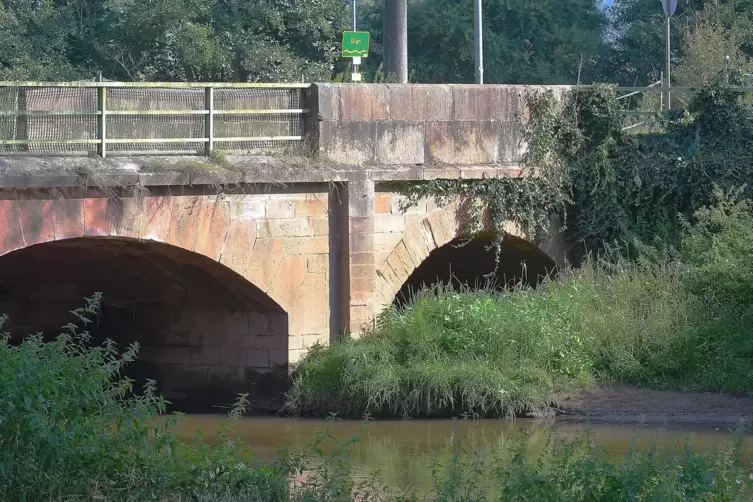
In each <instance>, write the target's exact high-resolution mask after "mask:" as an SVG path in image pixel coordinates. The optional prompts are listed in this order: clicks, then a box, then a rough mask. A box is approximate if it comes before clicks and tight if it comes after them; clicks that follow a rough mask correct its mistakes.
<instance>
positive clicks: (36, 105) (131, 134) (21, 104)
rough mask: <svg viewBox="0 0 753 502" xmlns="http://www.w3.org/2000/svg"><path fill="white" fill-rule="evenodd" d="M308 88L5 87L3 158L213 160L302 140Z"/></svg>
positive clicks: (0, 85)
mask: <svg viewBox="0 0 753 502" xmlns="http://www.w3.org/2000/svg"><path fill="white" fill-rule="evenodd" d="M308 87H309V84H249V83H160V82H129V83H123V82H90V81H83V82H59V83H58V82H55V83H52V82H0V155H13V154H20V155H23V154H33V155H40V154H44V155H74V154H89V155H99V156H100V157H107V156H108V155H155V154H163V155H165V154H167V155H181V154H184V155H185V154H188V155H212V154H213V152H215V150H222V151H228V152H233V151H235V152H237V151H247V152H255V151H269V150H272V151H274V150H279V147H280V146H283V145H285V144H290V143H291V142H298V141H301V140H303V137H304V131H303V129H304V119H305V115H306V114H307V113H308V111H309V110H308V109H307V108H306V106H305V90H306V89H307V88H308Z"/></svg>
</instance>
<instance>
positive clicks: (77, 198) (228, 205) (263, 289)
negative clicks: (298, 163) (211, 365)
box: [0, 187, 329, 397]
mask: <svg viewBox="0 0 753 502" xmlns="http://www.w3.org/2000/svg"><path fill="white" fill-rule="evenodd" d="M110 192H113V191H110ZM115 192H116V193H106V192H105V191H104V190H102V189H95V188H77V189H61V190H57V189H45V190H24V191H18V192H15V191H4V192H0V262H2V261H3V260H4V259H6V258H8V257H10V256H11V255H14V254H15V253H23V252H24V250H27V251H29V250H33V249H35V248H36V246H40V247H39V248H37V249H42V246H47V245H57V244H59V245H60V246H63V247H66V246H71V245H73V244H75V243H78V245H80V244H81V243H82V242H97V243H99V244H98V245H100V246H102V245H104V244H103V243H112V242H118V243H121V244H123V243H127V244H128V246H151V247H152V248H154V247H155V246H164V247H165V249H169V250H170V253H179V252H184V253H188V255H190V256H192V257H194V259H197V260H198V259H199V258H201V259H202V260H203V261H204V263H205V265H206V266H208V264H213V265H214V267H217V270H223V271H224V272H223V273H224V274H226V275H225V279H223V280H228V279H227V277H228V276H233V277H234V279H233V280H231V281H230V282H233V281H236V280H237V281H241V282H242V283H243V284H244V285H245V286H244V287H246V288H248V289H249V290H250V289H255V291H256V293H258V294H256V295H255V296H256V298H257V299H258V298H266V302H267V304H266V306H265V309H266V310H267V311H271V312H274V313H275V314H279V313H280V312H282V313H284V315H285V320H284V321H281V320H280V319H277V320H276V321H275V320H272V321H271V322H273V323H276V324H275V326H276V328H275V329H276V330H277V332H281V330H283V329H284V331H285V339H284V342H283V343H279V342H280V341H281V340H282V339H278V340H276V341H274V342H272V341H270V340H268V339H265V341H264V342H263V343H262V346H254V347H244V348H243V349H244V350H246V349H248V350H258V351H262V352H264V353H263V354H259V353H255V354H254V357H257V356H258V357H259V358H260V359H255V360H254V362H253V364H254V365H255V366H259V368H258V369H259V370H260V371H256V370H254V374H255V375H257V376H258V375H265V374H267V373H269V372H272V370H274V369H275V368H278V367H280V368H282V367H287V366H288V365H289V364H295V363H296V362H297V361H298V359H299V358H300V357H301V356H302V355H303V354H304V353H305V351H306V349H307V347H309V346H311V345H313V344H315V343H321V342H324V343H326V342H327V341H328V339H329V333H328V323H329V305H328V268H327V266H328V252H329V243H328V236H327V234H326V232H327V225H326V222H327V220H326V216H327V204H328V202H327V194H326V192H324V195H323V196H322V195H321V194H319V193H318V192H311V193H309V192H300V193H298V192H294V191H292V192H285V191H282V190H281V191H279V193H278V192H277V191H266V192H259V191H254V192H253V193H251V192H245V191H244V190H243V189H240V190H238V191H237V193H217V192H216V191H214V190H212V189H209V188H201V187H196V188H191V187H177V188H175V187H173V188H172V189H171V188H169V187H151V188H150V189H149V192H147V193H144V194H141V196H136V195H137V194H135V193H133V192H131V191H122V190H120V191H115ZM302 230H303V231H305V232H302ZM108 245H111V244H108ZM44 249H46V250H47V251H49V250H51V249H52V250H54V247H53V248H50V247H46V248H44ZM3 282H4V278H3V276H2V275H0V291H1V290H2V284H3ZM5 282H6V283H7V282H9V281H5ZM105 293H107V291H105ZM106 298H107V296H106ZM262 303H263V302H262ZM77 306H79V305H77ZM2 310H3V309H2V308H0V312H2ZM278 310H279V312H278ZM65 312H67V310H64V313H65ZM9 313H10V314H12V312H9ZM283 324H284V328H283V327H281V326H282V325H283ZM58 326H59V325H56V326H53V327H58ZM283 345H284V347H283ZM212 348H215V347H212ZM208 352H214V354H213V355H210V354H207V355H206V357H208V358H210V357H214V358H215V359H214V360H215V361H216V356H217V354H216V351H208ZM199 357H201V356H200V355H198V354H196V358H199ZM249 357H251V355H249ZM260 361H261V362H260ZM263 361H269V362H268V365H269V368H267V370H268V371H265V369H264V368H262V367H261V366H263ZM257 363H258V364H257ZM233 371H235V370H233ZM217 373H218V374H219V373H220V372H219V371H218V372H217ZM226 373H232V371H228V372H226ZM246 373H248V372H246ZM248 376H249V375H248V374H244V378H245V379H246V381H247V380H248V378H246V377H248ZM284 377H285V378H284V380H285V382H287V372H285V375H284ZM281 380H283V378H279V379H276V381H275V382H274V383H275V386H276V387H278V388H279V385H277V384H278V383H280V382H281ZM265 385H266V384H265ZM255 393H256V391H253V392H252V395H254V394H255ZM210 397H211V396H210Z"/></svg>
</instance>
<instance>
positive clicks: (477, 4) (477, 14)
mask: <svg viewBox="0 0 753 502" xmlns="http://www.w3.org/2000/svg"><path fill="white" fill-rule="evenodd" d="M481 1H482V0H474V2H473V33H474V37H473V62H474V65H475V67H476V83H477V84H483V83H484V35H483V33H482V29H483V20H482V10H481Z"/></svg>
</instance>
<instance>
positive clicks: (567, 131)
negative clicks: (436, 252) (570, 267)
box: [398, 75, 753, 257]
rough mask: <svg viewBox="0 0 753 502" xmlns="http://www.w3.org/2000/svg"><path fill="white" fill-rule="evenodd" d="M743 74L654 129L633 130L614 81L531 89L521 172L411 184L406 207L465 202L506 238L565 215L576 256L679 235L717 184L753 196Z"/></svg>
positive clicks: (474, 227) (700, 94) (475, 220)
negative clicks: (510, 225)
mask: <svg viewBox="0 0 753 502" xmlns="http://www.w3.org/2000/svg"><path fill="white" fill-rule="evenodd" d="M739 83H740V80H739V79H738V78H737V77H736V76H735V75H725V78H724V80H721V79H720V81H719V82H715V83H713V84H712V85H709V86H708V87H706V88H703V89H700V90H698V91H697V92H696V93H695V94H694V95H693V96H692V98H691V99H690V101H689V103H688V105H687V107H686V108H685V109H681V110H673V111H671V112H666V113H657V116H656V117H655V120H656V123H657V124H658V126H657V127H656V128H655V131H654V132H650V133H635V132H633V130H623V124H624V120H625V114H624V108H623V104H622V103H624V101H621V100H618V99H617V89H616V88H615V87H613V86H606V85H596V86H583V87H577V88H574V89H572V90H570V91H569V92H566V93H565V94H564V95H562V96H561V97H560V98H559V99H558V98H557V97H556V96H555V94H554V92H553V91H552V90H545V91H538V92H537V91H532V92H531V93H529V94H528V96H527V97H526V101H527V107H528V111H529V113H528V119H527V120H525V121H524V123H523V140H524V142H525V144H526V145H527V151H526V153H525V156H524V158H523V162H522V173H521V177H520V178H510V177H493V178H485V179H478V180H435V181H430V182H425V183H419V184H415V183H414V184H401V185H399V188H398V189H399V191H400V192H401V193H402V194H403V195H404V196H405V197H406V206H409V205H412V204H415V203H416V202H417V201H418V200H420V199H421V198H423V197H434V198H435V199H436V200H437V202H438V203H439V204H446V203H448V202H450V201H453V200H455V199H458V198H459V200H460V201H461V205H460V207H461V210H462V214H461V223H462V224H463V231H464V233H465V234H466V235H467V236H468V237H471V236H472V235H473V234H474V233H476V232H477V231H478V230H480V228H481V226H482V224H483V222H484V220H485V218H486V221H487V222H488V224H489V226H490V227H491V228H492V229H493V230H496V231H497V234H498V235H499V240H498V242H497V246H498V248H499V245H500V244H501V242H502V239H503V238H504V232H503V230H504V226H505V223H506V222H507V221H511V222H514V223H515V224H517V225H519V226H520V227H521V229H523V231H524V232H526V234H527V235H528V236H529V237H532V238H538V237H541V236H544V235H545V234H546V233H547V231H548V230H549V222H550V221H551V217H552V216H553V215H559V216H560V217H561V221H562V222H564V227H565V228H566V229H567V237H568V240H569V241H570V243H571V245H572V247H573V253H574V255H575V256H576V257H577V256H579V255H582V254H583V253H584V252H599V251H600V250H601V249H603V247H604V246H605V245H611V244H615V243H616V244H617V245H619V246H622V247H625V246H627V247H630V246H635V245H642V244H650V245H652V246H657V245H658V246H672V245H674V244H676V243H677V239H678V237H679V234H680V232H681V230H682V228H683V222H684V221H685V220H687V219H688V218H690V217H691V216H692V214H693V213H694V212H695V210H697V209H698V208H700V207H702V206H704V205H707V204H709V203H710V202H711V201H712V197H713V195H712V194H713V190H714V187H715V186H719V187H721V188H723V189H731V188H735V187H740V186H743V187H744V188H743V191H744V192H743V193H744V194H745V196H746V197H750V196H751V195H753V192H751V189H750V187H753V111H752V109H751V106H750V104H749V103H750V100H749V99H746V98H745V96H744V94H742V93H740V92H738V91H735V90H734V89H733V87H732V86H734V85H739Z"/></svg>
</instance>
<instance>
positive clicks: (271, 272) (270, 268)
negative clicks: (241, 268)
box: [243, 238, 284, 291]
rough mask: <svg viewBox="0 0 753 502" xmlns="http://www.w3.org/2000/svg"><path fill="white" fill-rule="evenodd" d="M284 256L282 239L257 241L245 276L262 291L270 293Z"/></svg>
mask: <svg viewBox="0 0 753 502" xmlns="http://www.w3.org/2000/svg"><path fill="white" fill-rule="evenodd" d="M283 255H284V253H283V245H282V239H279V238H274V239H256V244H255V245H254V248H253V250H252V251H251V254H250V256H249V259H248V265H247V267H246V271H245V273H244V274H243V276H244V277H245V278H246V279H248V280H249V281H251V282H252V283H253V284H254V285H255V286H256V287H258V288H259V289H261V290H262V291H268V290H269V288H270V286H271V285H272V279H274V277H275V274H276V273H277V268H278V267H279V266H280V262H281V261H282V257H283Z"/></svg>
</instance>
